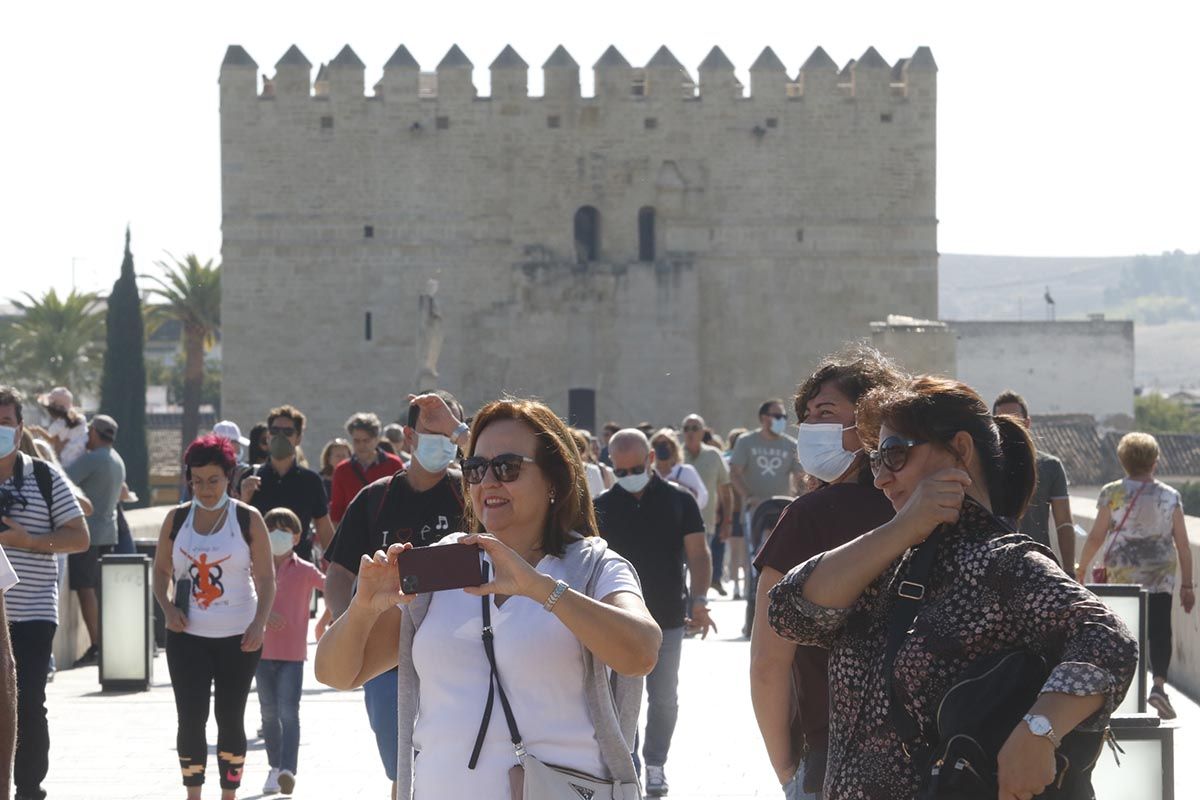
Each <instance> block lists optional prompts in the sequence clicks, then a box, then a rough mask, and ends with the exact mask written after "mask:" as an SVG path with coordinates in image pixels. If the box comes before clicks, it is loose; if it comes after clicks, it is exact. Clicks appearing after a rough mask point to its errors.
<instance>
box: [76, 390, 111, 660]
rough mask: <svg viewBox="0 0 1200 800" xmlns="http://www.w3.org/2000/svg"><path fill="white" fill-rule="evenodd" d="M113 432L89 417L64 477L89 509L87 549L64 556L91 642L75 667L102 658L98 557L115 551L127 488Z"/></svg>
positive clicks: (101, 419) (105, 420)
mask: <svg viewBox="0 0 1200 800" xmlns="http://www.w3.org/2000/svg"><path fill="white" fill-rule="evenodd" d="M117 427H118V426H117V423H116V421H115V420H114V419H113V418H112V417H109V416H105V415H104V414H97V415H96V416H94V417H92V421H91V424H89V425H88V440H87V452H86V453H84V454H83V455H82V456H80V457H79V458H78V459H76V460H75V462H74V463H73V464H71V466H69V467H67V476H68V477H69V478H70V479H71V480H72V481H74V482H75V485H76V486H78V487H79V488H80V489H82V490H83V493H84V494H85V495H87V498H88V501H89V502H91V504H92V514H91V516H89V517H88V518H87V524H88V530H89V531H91V535H92V539H91V546H90V547H89V548H88V549H87V550H84V551H83V552H82V553H73V554H72V555H70V556H68V557H67V583H68V585H69V586H70V588H71V589H72V591H74V592H75V593H76V594H77V595H78V596H79V610H80V611H81V612H82V613H83V624H84V625H85V626H87V632H88V638H90V639H91V647H89V648H88V649H87V651H86V652H85V653H84V654H83V655H82V656H80V657H79V660H78V661H76V662H75V666H76V667H86V666H89V665H91V664H95V663H96V661H97V659H98V657H99V655H100V604H99V602H98V600H97V597H96V587H97V586H98V585H99V583H100V556H102V555H104V554H106V553H112V552H115V550H116V545H117V505H118V504H119V503H120V501H121V487H122V485H123V484H124V483H125V462H124V461H122V460H121V456H120V455H119V454H118V453H117V451H116V450H114V449H113V443H114V442H115V441H116V440H117Z"/></svg>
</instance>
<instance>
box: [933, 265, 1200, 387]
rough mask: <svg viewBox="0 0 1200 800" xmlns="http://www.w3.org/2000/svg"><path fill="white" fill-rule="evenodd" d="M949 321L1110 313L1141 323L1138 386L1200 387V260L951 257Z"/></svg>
mask: <svg viewBox="0 0 1200 800" xmlns="http://www.w3.org/2000/svg"><path fill="white" fill-rule="evenodd" d="M938 283H939V291H938V315H939V317H941V318H942V319H946V320H955V319H972V320H1005V319H1028V320H1042V319H1046V308H1047V304H1046V301H1045V294H1046V292H1047V290H1048V291H1049V293H1050V296H1051V297H1052V298H1053V299H1054V302H1055V311H1056V313H1057V317H1058V319H1081V318H1083V317H1086V316H1087V315H1088V314H1096V313H1103V314H1106V315H1107V316H1108V317H1109V318H1110V319H1135V320H1137V322H1138V325H1137V328H1136V330H1135V334H1134V336H1135V341H1136V359H1137V366H1136V374H1135V382H1136V383H1137V385H1138V386H1147V387H1159V388H1165V389H1173V388H1177V387H1181V386H1200V254H1195V255H1189V254H1186V253H1181V252H1179V251H1176V252H1174V253H1164V254H1162V255H1158V256H1124V257H1120V258H1022V257H1017V256H972V255H960V254H954V253H944V254H942V256H941V259H940V262H939V269H938Z"/></svg>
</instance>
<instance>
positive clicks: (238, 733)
mask: <svg viewBox="0 0 1200 800" xmlns="http://www.w3.org/2000/svg"><path fill="white" fill-rule="evenodd" d="M261 654H262V650H256V651H254V652H253V653H243V652H242V637H241V636H228V637H225V638H223V639H210V638H208V637H205V636H193V635H191V634H189V633H175V632H174V631H168V632H167V669H168V670H169V671H170V673H171V688H172V689H174V691H175V710H176V713H177V714H178V716H179V731H178V734H177V736H176V739H175V748H176V750H177V751H178V753H179V768H180V770H181V771H182V772H183V785H184V786H203V785H204V770H205V768H206V766H207V762H208V740H207V739H206V738H205V736H204V728H205V726H206V725H207V724H208V706H209V697H210V696H211V697H212V698H213V703H212V705H213V708H214V710H215V711H216V716H217V767H218V769H219V771H220V777H221V788H222V789H237V788H238V787H239V786H241V784H242V767H243V766H244V765H245V763H246V727H245V716H246V698H247V697H249V695H250V682H251V681H252V680H253V679H254V670H255V668H256V667H257V666H258V659H259V656H260V655H261Z"/></svg>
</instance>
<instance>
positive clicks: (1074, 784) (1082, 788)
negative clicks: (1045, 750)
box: [884, 528, 1111, 800]
mask: <svg viewBox="0 0 1200 800" xmlns="http://www.w3.org/2000/svg"><path fill="white" fill-rule="evenodd" d="M941 533H942V528H939V529H938V530H936V531H934V533H933V534H932V535H931V536H930V537H929V538H928V539H926V540H925V542H923V543H922V544H921V545H919V546H917V547H916V548H914V549H913V551H912V553H911V555H910V557H909V561H908V572H907V575H906V576H905V579H904V580H902V581H900V582H899V585H898V587H897V593H898V597H897V599H896V605H895V607H894V608H893V609H892V614H891V618H890V619H889V624H888V637H887V650H886V654H885V661H884V670H885V672H884V674H885V675H886V677H887V682H888V684H887V685H888V714H889V717H890V719H891V722H892V724H893V726H894V727H895V729H896V732H897V734H898V735H899V737H900V741H901V743H902V746H903V747H904V751H905V752H906V753H907V754H908V755H909V757H910V758H912V759H913V760H914V762H915V763H916V764H918V767H919V769H920V772H921V784H920V788H919V790H918V792H917V799H918V800H994V799H995V797H996V796H997V794H998V793H999V781H998V777H997V757H998V756H999V753H1000V749H1001V748H1002V747H1003V746H1004V743H1005V742H1006V741H1007V740H1008V737H1009V735H1011V734H1012V731H1013V729H1014V728H1016V726H1017V725H1018V724H1020V723H1021V720H1022V718H1023V717H1024V716H1025V714H1026V713H1028V710H1029V708H1030V707H1031V706H1032V705H1033V704H1034V702H1035V701H1036V700H1037V697H1038V693H1039V692H1040V691H1041V688H1042V686H1043V684H1044V683H1045V681H1046V679H1047V677H1049V674H1050V668H1049V666H1048V665H1047V664H1046V661H1045V659H1043V658H1042V657H1041V656H1039V655H1037V654H1035V653H1032V652H1029V651H1027V650H1011V651H1007V652H1001V653H994V654H992V655H989V656H985V657H982V658H980V659H978V660H977V661H975V662H974V663H973V664H971V665H970V666H969V667H968V668H967V669H966V670H964V672H963V674H962V675H960V676H959V678H958V680H956V681H955V683H954V684H953V685H952V686H951V687H950V689H949V690H947V692H946V694H945V695H944V696H943V697H942V699H941V701H940V703H939V704H938V708H937V712H936V714H935V720H934V722H935V726H936V730H932V731H929V730H927V731H922V730H921V729H920V726H919V725H918V723H917V721H916V720H914V719H913V718H912V717H911V716H910V715H909V713H908V711H907V709H905V708H904V706H903V704H901V703H900V702H899V701H898V700H897V699H896V692H895V686H894V682H895V674H894V673H895V662H896V654H897V653H898V652H899V651H900V647H901V646H902V645H903V644H904V639H905V638H906V637H907V636H908V633H909V631H910V630H911V628H912V625H913V620H915V619H916V616H917V613H918V612H919V611H920V608H921V603H922V601H923V600H924V597H925V586H926V582H927V580H928V578H929V574H930V571H931V569H932V567H933V560H934V552H935V550H936V548H937V541H938V539H939V538H940V535H941ZM1109 736H1111V734H1110V732H1109V731H1108V730H1105V731H1103V732H1094V731H1081V730H1075V731H1071V732H1070V733H1068V734H1067V735H1066V736H1064V737H1063V740H1062V745H1061V746H1060V747H1059V748H1058V750H1057V751H1056V753H1055V760H1056V761H1057V765H1058V769H1057V773H1056V776H1055V780H1054V782H1053V783H1051V784H1050V785H1049V786H1047V787H1046V789H1045V791H1043V792H1042V794H1040V795H1038V797H1039V798H1042V800H1094V798H1095V794H1094V792H1093V791H1092V770H1093V769H1094V768H1095V766H1096V762H1097V761H1098V760H1099V758H1100V752H1101V750H1102V748H1103V746H1104V741H1105V739H1106V738H1107V737H1109ZM930 742H932V743H933V744H932V746H930V745H929V743H930Z"/></svg>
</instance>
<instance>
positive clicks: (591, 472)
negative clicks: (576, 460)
mask: <svg viewBox="0 0 1200 800" xmlns="http://www.w3.org/2000/svg"><path fill="white" fill-rule="evenodd" d="M583 467H584V469H585V470H586V471H587V484H588V491H589V492H591V493H592V499H595V498H596V497H599V496H600V495H601V494H603V493H604V490H605V489H607V488H608V487H607V486H605V485H604V472H603V471H602V470H601V469H600V465H599V464H592V463H591V462H587V461H585V462H584V464H583Z"/></svg>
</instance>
